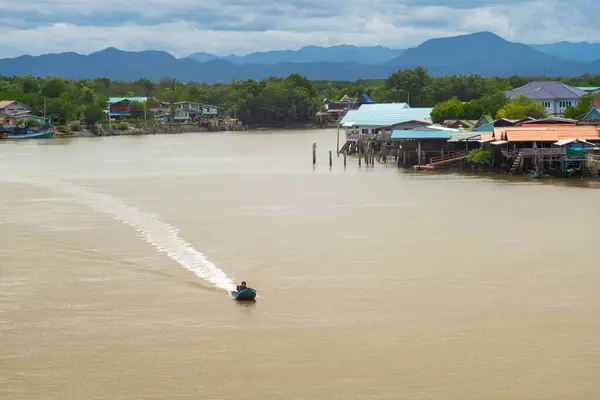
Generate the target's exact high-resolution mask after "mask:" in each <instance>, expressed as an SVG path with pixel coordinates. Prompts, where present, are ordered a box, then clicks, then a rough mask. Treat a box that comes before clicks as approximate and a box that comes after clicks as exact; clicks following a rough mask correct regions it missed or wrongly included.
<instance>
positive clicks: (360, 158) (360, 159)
mask: <svg viewBox="0 0 600 400" xmlns="http://www.w3.org/2000/svg"><path fill="white" fill-rule="evenodd" d="M361 161H362V155H360V154H359V155H358V166H359V167H360V166H361V165H360V163H361Z"/></svg>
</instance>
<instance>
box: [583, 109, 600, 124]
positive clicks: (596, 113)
mask: <svg viewBox="0 0 600 400" xmlns="http://www.w3.org/2000/svg"><path fill="white" fill-rule="evenodd" d="M590 119H600V110H598V109H597V108H592V109H591V110H590V111H589V112H588V113H587V114H585V117H583V119H582V120H583V121H586V120H590Z"/></svg>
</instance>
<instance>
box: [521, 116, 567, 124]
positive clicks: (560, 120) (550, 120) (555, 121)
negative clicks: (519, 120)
mask: <svg viewBox="0 0 600 400" xmlns="http://www.w3.org/2000/svg"><path fill="white" fill-rule="evenodd" d="M575 123H577V120H576V119H569V118H561V117H548V118H541V119H534V120H531V121H525V122H523V125H525V126H531V125H539V124H573V125H575Z"/></svg>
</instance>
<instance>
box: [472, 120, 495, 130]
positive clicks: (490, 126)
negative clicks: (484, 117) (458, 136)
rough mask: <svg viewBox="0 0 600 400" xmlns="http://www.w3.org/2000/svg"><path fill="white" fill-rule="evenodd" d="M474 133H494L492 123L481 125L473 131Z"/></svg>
mask: <svg viewBox="0 0 600 400" xmlns="http://www.w3.org/2000/svg"><path fill="white" fill-rule="evenodd" d="M474 131H475V132H494V122H490V123H489V124H485V125H481V126H480V127H478V128H475V129H474Z"/></svg>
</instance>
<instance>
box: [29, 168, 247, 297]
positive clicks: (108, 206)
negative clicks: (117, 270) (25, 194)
mask: <svg viewBox="0 0 600 400" xmlns="http://www.w3.org/2000/svg"><path fill="white" fill-rule="evenodd" d="M28 183H31V181H29V180H28ZM37 183H38V184H41V185H43V186H49V187H51V188H52V189H54V190H57V191H60V192H63V193H66V194H70V195H72V196H74V197H75V199H76V200H79V201H81V202H83V203H85V204H86V205H87V206H89V207H90V208H92V209H93V210H95V211H97V212H99V213H103V214H107V215H111V216H113V217H114V218H116V219H117V220H119V221H121V222H123V223H125V224H127V225H130V226H132V227H133V228H135V229H136V230H137V231H138V232H139V234H140V236H141V237H142V238H143V239H144V240H145V241H146V242H148V243H149V244H151V245H152V246H153V247H154V248H156V249H157V250H159V251H161V252H163V253H166V254H167V256H168V257H169V258H170V259H172V260H174V261H176V262H177V263H179V264H180V265H181V266H183V267H185V268H186V269H188V270H189V271H191V272H193V273H194V274H196V275H197V276H198V277H200V278H202V279H204V280H207V281H208V282H210V283H212V284H213V285H215V286H216V287H218V288H221V289H224V290H227V291H229V290H235V284H234V282H233V281H232V280H231V279H230V278H229V277H228V276H227V275H226V274H225V272H223V271H222V270H221V269H219V268H218V267H217V266H216V265H215V264H213V263H212V262H210V261H209V260H208V259H207V258H206V257H205V256H204V254H202V253H200V252H199V251H198V250H196V249H194V247H193V246H192V245H191V244H190V243H188V242H186V241H185V240H183V239H182V238H181V237H179V229H177V228H176V227H174V226H172V225H169V224H166V223H164V222H161V221H159V220H158V219H156V218H154V217H153V216H152V215H150V214H147V213H144V212H142V211H140V210H138V209H137V208H135V207H132V206H129V205H127V204H125V203H123V202H122V201H121V200H119V199H117V198H114V197H112V196H109V195H105V194H100V193H95V192H92V191H89V190H87V189H85V188H82V187H78V186H73V185H69V184H66V183H64V182H59V181H52V182H49V181H48V180H46V181H43V182H40V181H38V182H37Z"/></svg>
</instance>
